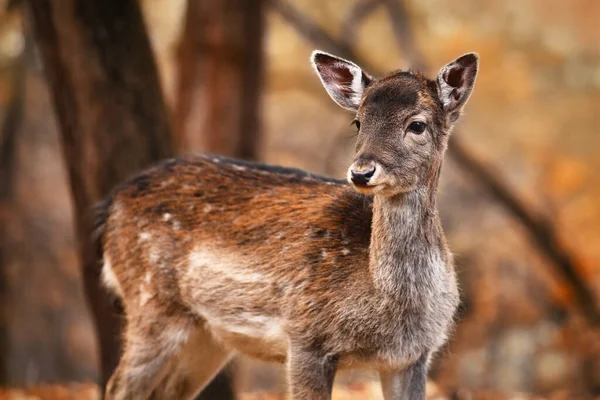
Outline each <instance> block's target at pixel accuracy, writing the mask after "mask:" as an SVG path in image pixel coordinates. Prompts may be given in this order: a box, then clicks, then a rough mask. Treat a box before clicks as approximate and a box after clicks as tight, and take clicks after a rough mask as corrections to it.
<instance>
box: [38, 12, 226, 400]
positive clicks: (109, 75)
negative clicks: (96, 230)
mask: <svg viewBox="0 0 600 400" xmlns="http://www.w3.org/2000/svg"><path fill="white" fill-rule="evenodd" d="M28 4H29V7H30V11H31V15H32V20H33V27H34V30H35V33H36V38H37V44H38V46H39V48H40V50H41V54H42V59H43V61H44V66H45V69H46V74H47V78H48V81H49V83H50V86H51V89H52V94H53V100H54V107H55V110H56V114H57V117H58V121H59V124H60V126H61V131H62V144H63V150H64V155H65V158H66V161H67V169H68V173H69V179H70V183H71V192H72V197H73V200H74V205H75V210H76V217H75V219H76V227H77V234H78V236H79V245H80V253H81V257H82V263H83V277H84V283H85V288H86V295H87V297H88V301H89V304H90V306H91V309H92V312H93V315H94V319H95V322H96V327H97V331H98V338H99V343H100V353H101V354H100V356H101V364H102V383H103V384H104V383H105V381H106V380H107V379H108V377H109V376H110V373H111V372H112V370H113V368H114V367H115V365H116V363H117V362H118V356H119V345H120V344H119V327H120V324H121V322H120V318H119V316H120V314H121V311H120V309H119V306H118V305H117V304H114V303H113V302H111V300H110V299H109V298H108V296H107V294H106V293H105V292H104V291H103V290H102V289H101V287H100V285H99V272H100V265H99V262H100V258H101V254H100V249H97V248H94V245H93V243H92V241H91V240H90V239H91V235H92V221H91V218H89V208H90V206H91V205H92V204H94V203H95V202H96V201H98V200H99V199H101V198H102V197H104V196H105V195H106V194H107V193H108V192H109V191H110V190H111V189H112V188H113V187H114V186H115V185H116V184H118V183H119V182H121V181H123V180H124V179H126V178H127V177H128V176H130V175H131V174H133V173H134V172H136V171H138V170H140V169H142V168H144V167H146V166H148V165H149V164H152V163H153V162H156V161H157V160H159V159H162V158H166V157H169V156H172V155H173V154H174V149H173V146H172V142H171V138H172V137H171V132H170V127H169V124H168V117H167V113H166V109H165V105H164V103H163V98H162V94H161V91H160V87H159V82H158V76H157V71H156V66H155V63H154V59H153V56H152V52H151V49H150V43H149V41H148V37H147V35H146V31H145V27H144V23H143V19H142V15H141V13H140V10H139V7H138V4H137V2H136V1H134V0H107V1H103V2H96V1H93V0H65V1H61V2H52V1H50V0H30V1H29V2H28ZM210 390H211V393H215V396H218V397H215V396H213V398H229V397H232V395H231V385H229V381H228V379H227V377H220V378H219V379H217V380H216V381H215V383H214V384H212V385H211V388H210Z"/></svg>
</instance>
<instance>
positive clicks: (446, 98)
mask: <svg viewBox="0 0 600 400" xmlns="http://www.w3.org/2000/svg"><path fill="white" fill-rule="evenodd" d="M478 68H479V56H478V55H477V54H475V53H468V54H465V55H463V56H461V57H459V58H457V59H456V60H454V61H452V62H451V63H450V64H448V65H446V66H445V67H443V68H442V69H441V70H440V73H439V74H438V78H437V87H438V97H439V98H440V101H441V102H442V104H443V105H444V111H445V112H446V115H447V116H448V118H449V120H450V122H454V121H456V120H457V119H458V117H459V116H460V112H461V110H462V108H463V107H464V105H465V104H466V103H467V100H469V96H470V95H471V91H472V90H473V86H474V85H475V77H476V76H477V70H478Z"/></svg>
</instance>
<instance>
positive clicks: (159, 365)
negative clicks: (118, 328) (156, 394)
mask: <svg viewBox="0 0 600 400" xmlns="http://www.w3.org/2000/svg"><path fill="white" fill-rule="evenodd" d="M141 311H143V312H144V313H147V314H145V315H143V316H142V315H139V316H135V317H129V316H128V318H127V327H126V330H125V340H124V349H125V351H124V353H123V356H122V357H121V360H120V362H119V365H118V366H117V369H116V370H115V372H114V373H113V375H112V377H111V378H110V380H109V382H108V384H107V388H106V394H105V400H130V399H131V400H134V399H135V400H138V399H147V398H148V396H149V395H150V393H151V392H152V390H153V389H154V388H155V387H156V385H158V383H159V382H160V379H161V378H162V377H163V376H164V374H165V373H166V371H167V368H168V367H169V364H170V363H171V361H172V360H173V359H174V357H175V355H176V354H177V353H178V352H179V351H180V349H181V348H182V347H183V345H184V344H185V342H186V341H187V339H188V336H189V334H190V332H191V330H192V329H193V327H194V321H192V320H189V319H187V318H184V319H174V318H168V317H166V316H162V315H160V314H159V313H158V312H157V311H156V310H152V311H150V310H148V309H144V310H141ZM153 313H154V317H153V318H148V315H152V314H153Z"/></svg>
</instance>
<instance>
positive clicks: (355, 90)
mask: <svg viewBox="0 0 600 400" xmlns="http://www.w3.org/2000/svg"><path fill="white" fill-rule="evenodd" d="M311 62H312V65H313V66H314V67H315V70H316V71H317V74H318V75H319V78H321V83H323V86H324V87H325V90H327V93H329V96H331V98H332V99H333V101H335V102H336V103H337V104H338V105H340V106H341V107H343V108H345V109H346V110H350V111H354V112H356V110H358V106H359V105H360V101H361V99H362V96H363V93H364V91H365V89H366V88H367V86H369V84H370V83H371V80H372V78H371V77H370V76H369V75H368V74H366V73H365V72H363V70H362V69H360V67H359V66H358V65H356V64H354V63H353V62H351V61H348V60H344V59H343V58H340V57H336V56H333V55H331V54H328V53H325V52H323V51H319V50H316V51H314V52H313V53H312V57H311Z"/></svg>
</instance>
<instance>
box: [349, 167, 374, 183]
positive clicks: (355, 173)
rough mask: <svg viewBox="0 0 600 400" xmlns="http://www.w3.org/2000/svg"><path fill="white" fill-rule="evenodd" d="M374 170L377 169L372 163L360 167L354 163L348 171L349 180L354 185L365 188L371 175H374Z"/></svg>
mask: <svg viewBox="0 0 600 400" xmlns="http://www.w3.org/2000/svg"><path fill="white" fill-rule="evenodd" d="M376 169H377V167H376V165H375V163H374V162H369V163H367V164H362V165H361V164H357V163H354V165H352V166H351V167H350V170H349V174H348V175H349V178H350V179H349V180H350V181H351V182H352V183H353V184H355V185H359V186H366V185H368V184H369V180H370V179H371V178H372V177H373V175H375V170H376Z"/></svg>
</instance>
